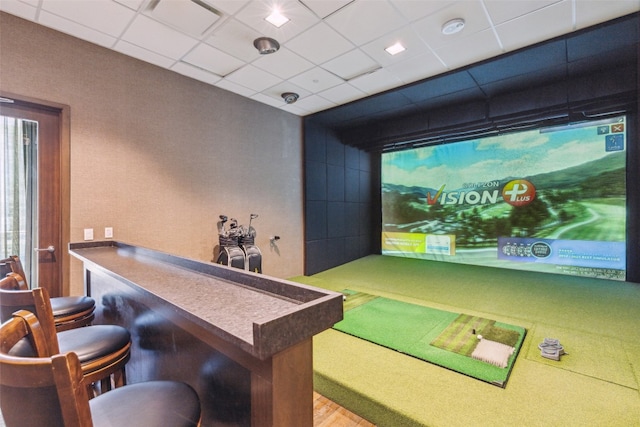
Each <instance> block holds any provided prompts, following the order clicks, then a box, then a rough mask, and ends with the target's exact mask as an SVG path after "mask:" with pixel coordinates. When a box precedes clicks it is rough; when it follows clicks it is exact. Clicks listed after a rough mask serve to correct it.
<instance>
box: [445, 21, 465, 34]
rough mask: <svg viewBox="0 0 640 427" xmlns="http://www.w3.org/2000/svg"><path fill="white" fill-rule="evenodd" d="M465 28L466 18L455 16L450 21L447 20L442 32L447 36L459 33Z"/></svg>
mask: <svg viewBox="0 0 640 427" xmlns="http://www.w3.org/2000/svg"><path fill="white" fill-rule="evenodd" d="M463 28H464V19H462V18H455V19H452V20H450V21H447V22H445V23H444V25H443V26H442V34H444V35H445V36H450V35H452V34H456V33H459V32H460V31H462V29H463Z"/></svg>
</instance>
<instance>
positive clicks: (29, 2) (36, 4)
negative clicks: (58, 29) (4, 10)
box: [2, 0, 40, 7]
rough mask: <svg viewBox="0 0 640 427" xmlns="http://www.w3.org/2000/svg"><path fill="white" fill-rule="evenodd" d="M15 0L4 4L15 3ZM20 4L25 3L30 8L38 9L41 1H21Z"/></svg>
mask: <svg viewBox="0 0 640 427" xmlns="http://www.w3.org/2000/svg"><path fill="white" fill-rule="evenodd" d="M14 2H15V0H9V1H3V2H2V3H14ZM19 3H25V4H28V5H29V6H33V7H38V6H39V5H40V0H19Z"/></svg>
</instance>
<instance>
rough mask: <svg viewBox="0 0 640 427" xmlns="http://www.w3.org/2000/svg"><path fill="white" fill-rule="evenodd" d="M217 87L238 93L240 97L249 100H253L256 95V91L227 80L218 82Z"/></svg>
mask: <svg viewBox="0 0 640 427" xmlns="http://www.w3.org/2000/svg"><path fill="white" fill-rule="evenodd" d="M216 87H219V88H220V89H224V90H228V91H229V92H233V93H237V94H238V95H240V96H244V97H247V98H251V97H252V96H254V95H255V94H256V91H255V90H251V89H249V88H248V87H244V86H241V85H239V84H237V83H234V82H232V81H230V80H229V79H227V78H224V79H222V80H218V81H217V82H216Z"/></svg>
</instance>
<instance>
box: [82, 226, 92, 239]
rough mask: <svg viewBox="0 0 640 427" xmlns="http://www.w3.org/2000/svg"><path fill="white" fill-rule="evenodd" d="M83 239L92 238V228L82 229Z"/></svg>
mask: <svg viewBox="0 0 640 427" xmlns="http://www.w3.org/2000/svg"><path fill="white" fill-rule="evenodd" d="M84 240H93V228H85V229H84Z"/></svg>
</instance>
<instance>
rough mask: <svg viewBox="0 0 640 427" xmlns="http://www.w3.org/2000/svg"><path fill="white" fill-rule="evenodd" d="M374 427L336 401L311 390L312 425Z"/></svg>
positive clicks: (318, 426) (324, 426) (314, 426)
mask: <svg viewBox="0 0 640 427" xmlns="http://www.w3.org/2000/svg"><path fill="white" fill-rule="evenodd" d="M356 426H357V427H376V426H375V425H374V424H371V423H370V422H369V421H367V420H365V419H363V418H362V417H359V416H358V415H356V414H354V413H352V412H349V411H347V410H346V409H345V408H343V407H342V406H340V405H338V404H337V403H335V402H333V401H331V400H329V399H327V398H326V397H324V396H322V395H320V394H318V393H316V392H315V391H314V392H313V427H356Z"/></svg>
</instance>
